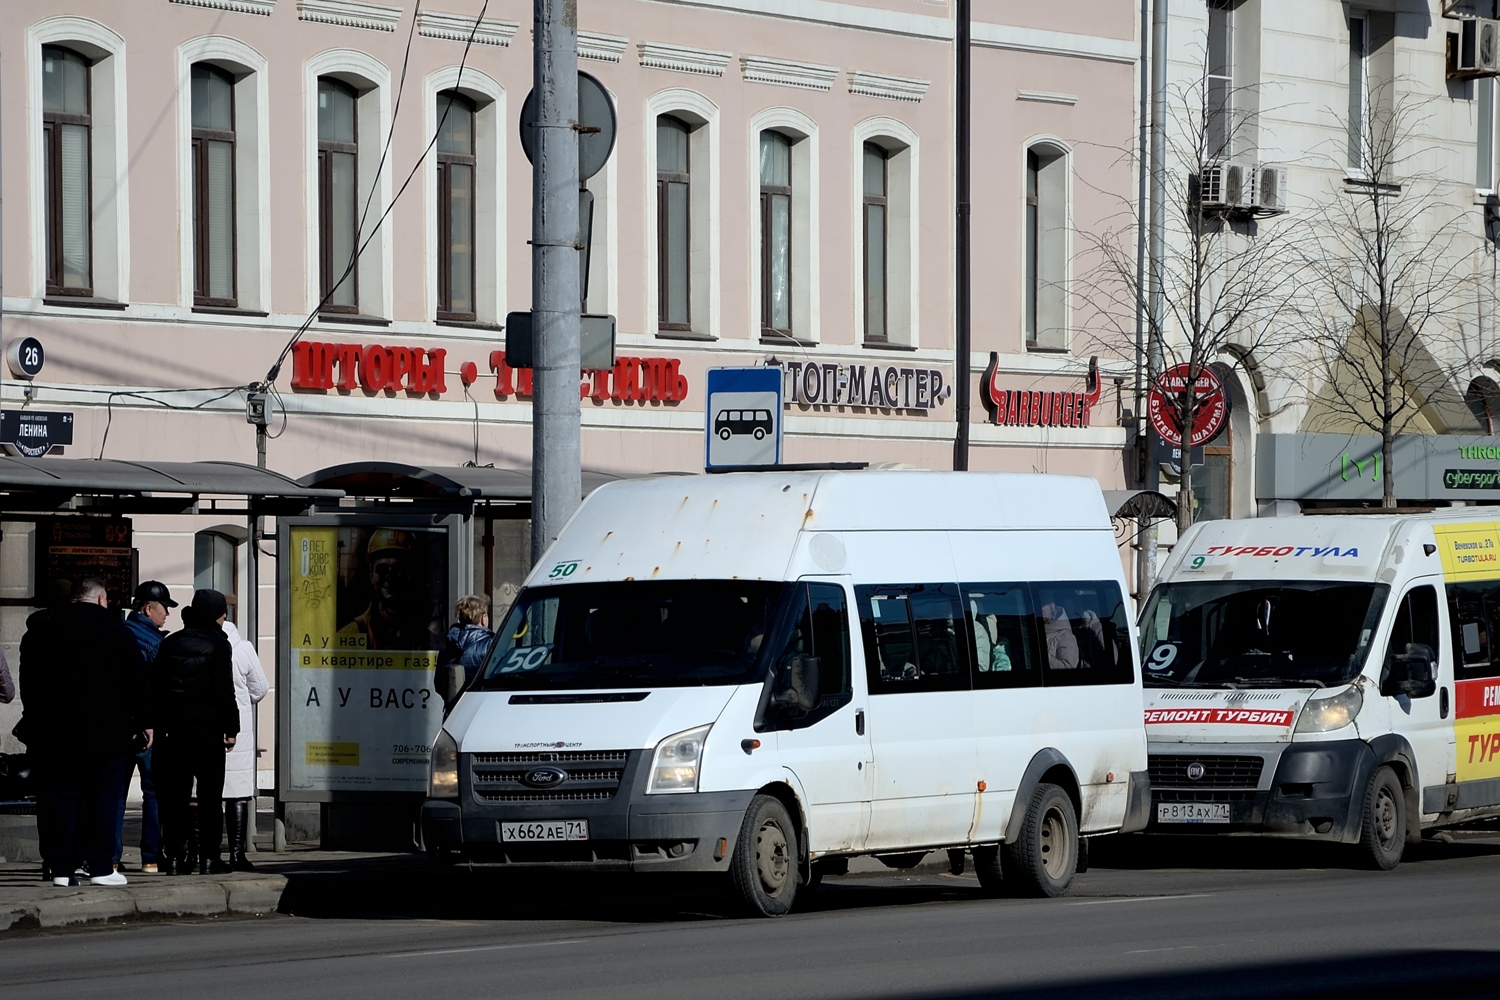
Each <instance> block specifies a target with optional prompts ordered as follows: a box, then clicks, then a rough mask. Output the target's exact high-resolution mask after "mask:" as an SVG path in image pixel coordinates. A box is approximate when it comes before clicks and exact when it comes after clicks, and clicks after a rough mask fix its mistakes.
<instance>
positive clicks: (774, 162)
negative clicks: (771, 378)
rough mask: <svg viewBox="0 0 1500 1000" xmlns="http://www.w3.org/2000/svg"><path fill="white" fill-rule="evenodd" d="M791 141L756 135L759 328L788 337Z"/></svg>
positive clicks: (773, 135)
mask: <svg viewBox="0 0 1500 1000" xmlns="http://www.w3.org/2000/svg"><path fill="white" fill-rule="evenodd" d="M792 198H793V191H792V140H791V139H790V138H788V137H787V136H785V135H783V134H782V133H780V132H775V131H772V130H770V129H767V130H766V131H764V132H762V133H761V134H760V326H761V332H762V334H764V335H768V336H769V335H777V334H779V335H781V336H785V337H790V336H791V335H792V263H793V262H792Z"/></svg>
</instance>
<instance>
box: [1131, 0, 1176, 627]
mask: <svg viewBox="0 0 1500 1000" xmlns="http://www.w3.org/2000/svg"><path fill="white" fill-rule="evenodd" d="M1168 3H1169V0H1152V10H1151V150H1150V152H1151V238H1150V245H1151V249H1150V253H1151V263H1150V271H1149V274H1148V278H1149V281H1148V285H1149V288H1150V296H1149V303H1150V310H1151V312H1150V321H1149V323H1148V324H1147V328H1146V333H1147V341H1148V343H1147V347H1146V371H1147V374H1148V376H1149V378H1148V380H1147V388H1148V389H1149V388H1150V386H1151V384H1152V382H1153V381H1154V380H1155V378H1156V377H1157V376H1158V375H1160V374H1161V370H1162V367H1163V363H1162V340H1161V338H1162V326H1163V322H1164V318H1165V316H1166V291H1165V289H1164V288H1163V287H1162V271H1163V268H1164V266H1165V262H1166V220H1167V172H1166V155H1167V152H1166V145H1167V4H1168ZM1145 432H1146V434H1147V435H1149V434H1150V429H1149V428H1146V429H1145ZM1145 447H1146V449H1147V451H1146V477H1145V478H1146V481H1145V483H1144V484H1143V485H1145V487H1146V488H1147V489H1153V490H1154V489H1156V488H1157V486H1158V485H1160V482H1159V480H1160V471H1159V466H1158V465H1157V463H1156V456H1155V455H1153V454H1151V450H1150V441H1149V440H1148V441H1147V442H1146V445H1145ZM1156 552H1157V548H1156V526H1155V525H1154V524H1152V525H1150V526H1148V527H1147V528H1146V529H1145V531H1144V532H1142V534H1141V558H1140V562H1139V564H1138V566H1137V574H1138V581H1137V587H1138V591H1139V596H1140V598H1141V599H1142V600H1145V597H1146V594H1147V592H1148V591H1149V590H1150V589H1151V583H1152V581H1153V580H1154V579H1155V577H1156Z"/></svg>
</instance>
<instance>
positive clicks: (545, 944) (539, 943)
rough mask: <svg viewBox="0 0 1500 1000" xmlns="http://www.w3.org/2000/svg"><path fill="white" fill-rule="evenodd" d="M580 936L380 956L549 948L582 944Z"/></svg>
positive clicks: (424, 955) (418, 955) (408, 956)
mask: <svg viewBox="0 0 1500 1000" xmlns="http://www.w3.org/2000/svg"><path fill="white" fill-rule="evenodd" d="M582 943H583V939H582V938H572V939H570V940H567V941H531V942H527V943H525V944H488V945H479V946H476V947H474V948H445V949H443V950H442V951H403V952H401V953H400V954H397V955H382V956H380V957H381V958H428V957H430V956H433V955H469V954H472V953H473V952H476V951H507V950H509V949H511V948H551V947H553V946H554V945H559V944H582Z"/></svg>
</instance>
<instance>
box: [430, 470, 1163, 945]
mask: <svg viewBox="0 0 1500 1000" xmlns="http://www.w3.org/2000/svg"><path fill="white" fill-rule="evenodd" d="M1125 592H1126V591H1125V584H1124V580H1123V576H1122V570H1121V563H1120V559H1119V555H1118V550H1117V549H1116V546H1115V539H1114V534H1113V532H1112V530H1111V526H1110V520H1109V515H1108V513H1107V512H1106V509H1105V505H1104V501H1103V498H1102V496H1101V494H1100V491H1099V487H1098V485H1097V484H1096V483H1094V481H1092V480H1089V479H1081V478H1071V477H1061V476H1047V475H994V474H983V473H934V472H919V471H861V472H849V471H818V472H792V471H767V472H755V473H732V474H725V475H713V476H686V477H658V478H649V479H643V480H635V481H629V482H619V483H611V484H609V485H606V486H604V487H602V488H600V489H599V490H597V491H595V492H594V493H593V494H592V495H591V496H590V497H589V498H588V499H587V500H586V501H585V502H584V504H583V505H582V507H580V509H579V510H578V512H577V513H576V514H575V515H574V517H573V518H572V519H571V520H570V521H569V523H568V524H567V526H566V527H565V528H564V529H563V531H562V533H561V535H560V537H559V538H558V540H557V542H556V543H555V544H554V545H553V546H552V547H551V548H550V550H549V551H548V553H547V555H546V556H545V557H544V558H543V559H542V560H541V561H540V562H538V563H537V565H536V567H535V568H534V569H533V571H532V573H531V575H530V576H529V577H528V578H527V580H526V582H525V586H524V588H523V589H522V591H521V593H520V595H519V596H518V597H517V600H516V603H515V605H514V606H513V607H512V608H511V610H510V612H509V614H508V615H507V616H506V619H505V621H504V622H503V623H502V624H501V625H500V628H499V631H498V636H497V639H496V642H495V646H494V648H493V650H492V652H491V655H490V657H489V660H488V662H487V663H486V664H485V666H484V667H483V668H482V670H481V671H480V673H479V674H478V675H477V676H476V677H475V679H474V681H473V683H471V684H470V685H469V686H468V688H467V689H466V690H464V691H463V692H462V694H461V696H460V697H459V699H458V701H457V703H456V704H454V705H453V707H452V710H451V712H450V714H449V715H448V717H447V720H446V722H445V723H444V726H443V729H442V732H441V733H440V734H439V736H438V738H437V742H436V745H435V747H434V750H433V758H432V759H433V770H432V775H431V787H430V794H429V799H428V801H427V802H426V804H425V806H424V809H423V818H422V831H423V837H424V842H425V844H426V846H427V849H428V850H429V851H431V852H434V853H435V854H438V855H441V856H448V857H453V858H462V859H464V860H466V861H468V862H470V863H476V864H485V863H490V864H498V865H507V866H553V867H564V866H566V867H574V868H578V867H582V868H593V869H624V870H633V871H637V872H648V871H661V872H667V871H682V872H720V873H723V876H724V878H725V884H726V885H729V886H732V888H733V890H734V892H735V893H736V894H737V895H738V896H739V898H740V899H741V900H742V901H743V903H744V905H745V907H746V908H747V909H748V910H749V911H750V912H753V913H757V914H761V915H776V914H780V913H784V912H786V911H787V910H788V909H789V908H790V907H791V906H792V904H793V901H794V900H795V898H796V897H797V894H798V893H799V891H800V892H806V891H809V890H810V889H812V888H813V887H815V886H816V885H817V883H818V881H819V880H820V879H821V878H822V876H823V875H824V874H837V873H841V872H842V871H845V870H847V867H848V859H849V858H850V857H853V856H856V855H875V856H877V857H879V858H881V859H882V860H884V861H885V862H886V863H887V864H889V865H891V866H893V867H909V866H911V865H915V864H916V863H917V862H918V861H920V860H921V858H922V857H923V856H924V855H925V854H927V853H928V852H930V851H933V850H939V849H943V848H962V849H968V850H970V851H972V853H973V856H974V860H975V865H976V868H977V871H978V875H979V878H980V881H981V884H982V885H983V886H984V887H985V888H986V889H988V890H991V891H1000V890H1001V889H1002V888H1003V889H1004V890H1005V891H1008V892H1016V893H1022V894H1032V895H1060V894H1062V893H1064V892H1066V890H1067V889H1068V886H1069V884H1070V883H1071V882H1072V880H1073V876H1074V872H1075V870H1076V869H1077V865H1078V861H1079V855H1080V848H1079V839H1078V838H1079V836H1080V835H1085V836H1086V835H1092V834H1102V833H1110V832H1116V831H1120V830H1132V829H1141V828H1143V827H1144V826H1145V824H1146V821H1147V819H1148V816H1147V809H1148V806H1149V800H1150V794H1149V789H1148V787H1147V784H1146V772H1145V768H1146V739H1145V731H1144V728H1143V727H1142V725H1141V716H1140V698H1141V688H1140V676H1139V670H1138V667H1137V661H1136V647H1135V641H1134V638H1133V637H1134V631H1133V629H1134V626H1133V624H1132V622H1131V618H1130V614H1129V612H1128V610H1127V606H1126V603H1125V597H1124V594H1125Z"/></svg>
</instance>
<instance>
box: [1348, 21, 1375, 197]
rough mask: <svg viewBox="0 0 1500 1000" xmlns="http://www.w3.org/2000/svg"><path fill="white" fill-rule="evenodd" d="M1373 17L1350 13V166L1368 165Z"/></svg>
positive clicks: (1362, 166)
mask: <svg viewBox="0 0 1500 1000" xmlns="http://www.w3.org/2000/svg"><path fill="white" fill-rule="evenodd" d="M1369 56H1370V19H1369V18H1368V17H1367V16H1366V15H1365V14H1364V13H1362V12H1355V13H1352V14H1350V15H1349V117H1348V131H1349V138H1348V146H1349V166H1350V167H1352V168H1354V169H1356V170H1363V169H1364V167H1365V128H1366V121H1367V119H1366V116H1367V115H1368V114H1369V110H1370V109H1369V96H1370V67H1369Z"/></svg>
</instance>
